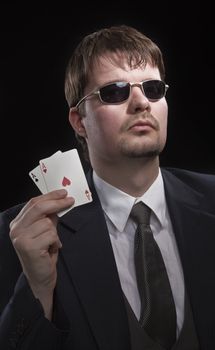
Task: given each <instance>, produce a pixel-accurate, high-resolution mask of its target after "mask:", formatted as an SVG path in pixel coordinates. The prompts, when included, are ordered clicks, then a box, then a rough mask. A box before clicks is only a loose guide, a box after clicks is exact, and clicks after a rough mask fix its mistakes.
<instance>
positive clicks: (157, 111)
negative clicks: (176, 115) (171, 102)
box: [151, 99, 168, 133]
mask: <svg viewBox="0 0 215 350" xmlns="http://www.w3.org/2000/svg"><path fill="white" fill-rule="evenodd" d="M151 112H152V115H153V116H154V117H155V118H156V119H157V121H158V123H159V126H160V130H161V132H162V133H165V132H166V129H167V119H168V106H167V103H166V100H165V99H164V100H163V101H159V104H157V105H154V106H153V107H152V111H151Z"/></svg>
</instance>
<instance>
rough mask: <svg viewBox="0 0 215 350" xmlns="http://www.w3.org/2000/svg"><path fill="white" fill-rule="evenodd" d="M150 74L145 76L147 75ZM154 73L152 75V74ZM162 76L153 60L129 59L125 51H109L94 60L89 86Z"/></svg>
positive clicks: (89, 75) (89, 76)
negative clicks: (153, 64)
mask: <svg viewBox="0 0 215 350" xmlns="http://www.w3.org/2000/svg"><path fill="white" fill-rule="evenodd" d="M147 74H148V75H149V76H145V75H147ZM151 75H152V76H151ZM132 77H133V79H135V77H136V79H137V81H138V79H140V80H144V79H147V78H148V79H150V78H153V77H154V78H158V79H159V78H160V73H159V70H158V67H155V66H152V63H151V62H141V61H138V62H137V60H133V61H132V60H131V61H129V60H128V58H127V56H126V55H125V54H123V53H113V52H111V53H110V52H107V53H105V54H104V55H102V56H99V57H97V58H96V60H94V62H93V64H92V65H91V67H90V72H89V74H88V84H87V85H88V87H94V86H99V85H102V84H105V83H108V82H111V81H114V80H115V81H116V80H118V79H119V80H126V79H127V78H128V79H129V78H131V79H132Z"/></svg>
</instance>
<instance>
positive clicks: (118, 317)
mask: <svg viewBox="0 0 215 350" xmlns="http://www.w3.org/2000/svg"><path fill="white" fill-rule="evenodd" d="M91 190H92V195H93V202H91V203H89V204H86V205H82V206H79V207H77V208H74V209H73V210H71V211H70V212H68V213H67V214H66V215H64V216H63V217H62V218H61V220H60V224H59V232H60V239H61V241H62V244H63V249H62V251H61V256H62V259H63V260H64V262H65V264H66V266H67V269H68V271H69V274H70V277H71V280H72V283H73V284H74V285H75V288H76V291H77V293H78V296H79V298H80V300H81V303H82V306H83V308H84V311H85V313H86V316H87V319H88V322H89V324H90V326H91V330H92V332H93V334H94V336H95V338H96V340H97V342H98V344H99V346H100V348H101V349H111V350H119V349H122V350H124V349H128V346H129V345H128V344H129V339H128V333H129V332H128V324H127V319H126V311H125V305H124V301H123V295H122V291H121V286H120V281H119V278H118V273H117V268H116V265H115V260H114V255H113V251H112V246H111V242H110V238H109V234H108V231H107V227H106V223H105V219H104V215H103V212H102V208H101V205H100V202H99V199H98V197H97V194H96V192H95V189H94V188H93V187H92V184H91ZM66 308H67V309H66V310H67V311H68V315H67V316H68V318H69V314H70V312H72V310H70V309H69V306H68V305H67V306H66Z"/></svg>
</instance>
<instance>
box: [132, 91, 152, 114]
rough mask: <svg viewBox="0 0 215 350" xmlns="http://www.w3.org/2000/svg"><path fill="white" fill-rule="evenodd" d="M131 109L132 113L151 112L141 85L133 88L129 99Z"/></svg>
mask: <svg viewBox="0 0 215 350" xmlns="http://www.w3.org/2000/svg"><path fill="white" fill-rule="evenodd" d="M128 103H129V105H128V106H129V109H130V112H132V113H137V112H142V111H144V110H147V111H151V105H150V103H149V100H148V98H147V97H146V96H145V95H144V92H143V90H142V88H141V86H140V85H133V86H131V93H130V96H129V99H128Z"/></svg>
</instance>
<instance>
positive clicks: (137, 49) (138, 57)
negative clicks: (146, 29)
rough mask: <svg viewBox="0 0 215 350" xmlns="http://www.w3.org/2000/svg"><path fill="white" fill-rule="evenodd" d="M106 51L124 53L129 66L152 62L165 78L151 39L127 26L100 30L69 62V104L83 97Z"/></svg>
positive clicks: (86, 41) (67, 84) (88, 37)
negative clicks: (98, 60) (90, 73)
mask: <svg viewBox="0 0 215 350" xmlns="http://www.w3.org/2000/svg"><path fill="white" fill-rule="evenodd" d="M106 52H113V53H117V52H119V53H122V54H123V55H124V56H125V57H126V59H127V62H128V64H129V65H130V66H134V64H135V66H136V67H138V66H140V65H145V64H146V63H150V64H152V66H155V67H158V69H159V72H160V75H161V79H162V80H164V77H165V68H164V62H163V58H162V53H161V51H160V49H159V47H158V46H157V45H156V44H155V43H154V42H153V41H152V40H151V39H149V38H148V37H147V36H145V35H144V34H143V33H141V32H139V31H138V30H136V29H134V28H132V27H129V26H126V25H119V26H112V27H109V28H104V29H100V30H98V31H97V32H94V33H92V34H89V35H87V36H85V37H84V38H83V40H82V41H81V42H80V43H79V45H78V46H77V47H76V49H75V51H74V52H73V54H72V56H71V58H70V60H69V62H68V65H67V68H66V75H65V96H66V100H67V103H68V105H69V107H73V106H75V105H76V104H77V103H78V101H79V100H80V99H81V98H82V97H83V96H84V89H85V87H86V85H87V83H88V79H89V72H90V71H91V68H92V66H93V63H94V62H95V61H96V60H97V59H98V58H99V57H100V56H102V55H104V54H105V53H106ZM76 137H77V139H78V141H79V142H80V143H81V144H82V147H83V150H84V152H85V153H86V152H87V145H86V141H85V139H84V138H83V137H80V136H79V135H77V134H76ZM86 158H88V157H86Z"/></svg>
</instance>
